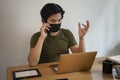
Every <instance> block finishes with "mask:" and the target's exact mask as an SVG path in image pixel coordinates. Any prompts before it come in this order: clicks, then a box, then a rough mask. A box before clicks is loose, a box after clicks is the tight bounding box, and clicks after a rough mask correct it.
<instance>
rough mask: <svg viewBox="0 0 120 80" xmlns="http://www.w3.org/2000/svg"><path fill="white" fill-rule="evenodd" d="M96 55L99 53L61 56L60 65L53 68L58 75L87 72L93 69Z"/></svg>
mask: <svg viewBox="0 0 120 80" xmlns="http://www.w3.org/2000/svg"><path fill="white" fill-rule="evenodd" d="M96 54H97V51H93V52H83V53H73V54H61V55H60V60H59V64H53V65H51V67H52V68H53V70H55V72H56V73H68V72H76V71H87V70H90V69H91V67H92V65H93V62H94V59H95V57H96Z"/></svg>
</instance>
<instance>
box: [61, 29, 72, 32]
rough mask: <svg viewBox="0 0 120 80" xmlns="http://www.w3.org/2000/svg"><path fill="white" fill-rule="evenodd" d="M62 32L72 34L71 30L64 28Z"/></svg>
mask: <svg viewBox="0 0 120 80" xmlns="http://www.w3.org/2000/svg"><path fill="white" fill-rule="evenodd" d="M61 31H62V32H67V33H68V32H71V31H70V30H69V29H64V28H61Z"/></svg>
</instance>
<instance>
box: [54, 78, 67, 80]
mask: <svg viewBox="0 0 120 80" xmlns="http://www.w3.org/2000/svg"><path fill="white" fill-rule="evenodd" d="M56 80H69V79H68V78H60V79H56Z"/></svg>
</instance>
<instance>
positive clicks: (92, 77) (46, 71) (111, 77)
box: [7, 58, 117, 80]
mask: <svg viewBox="0 0 120 80" xmlns="http://www.w3.org/2000/svg"><path fill="white" fill-rule="evenodd" d="M103 60H104V58H96V59H95V61H94V64H93V66H92V69H91V70H90V71H84V72H72V73H65V74H56V73H55V72H54V71H53V69H52V68H51V67H50V65H51V64H54V62H53V63H45V64H39V65H38V66H37V67H29V66H28V65H24V66H14V67H8V68H7V80H13V76H12V71H17V70H25V69H32V68H38V69H39V70H40V72H41V74H42V77H36V78H29V79H24V80H56V79H59V78H68V79H69V80H80V79H82V80H117V79H115V74H116V73H115V71H114V70H113V73H112V74H103V73H102V61H103Z"/></svg>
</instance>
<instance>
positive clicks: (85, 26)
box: [78, 20, 89, 34]
mask: <svg viewBox="0 0 120 80" xmlns="http://www.w3.org/2000/svg"><path fill="white" fill-rule="evenodd" d="M78 27H79V29H78V30H79V32H80V33H81V34H86V33H87V31H88V28H89V21H88V20H86V24H82V26H81V24H80V22H79V23H78Z"/></svg>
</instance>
